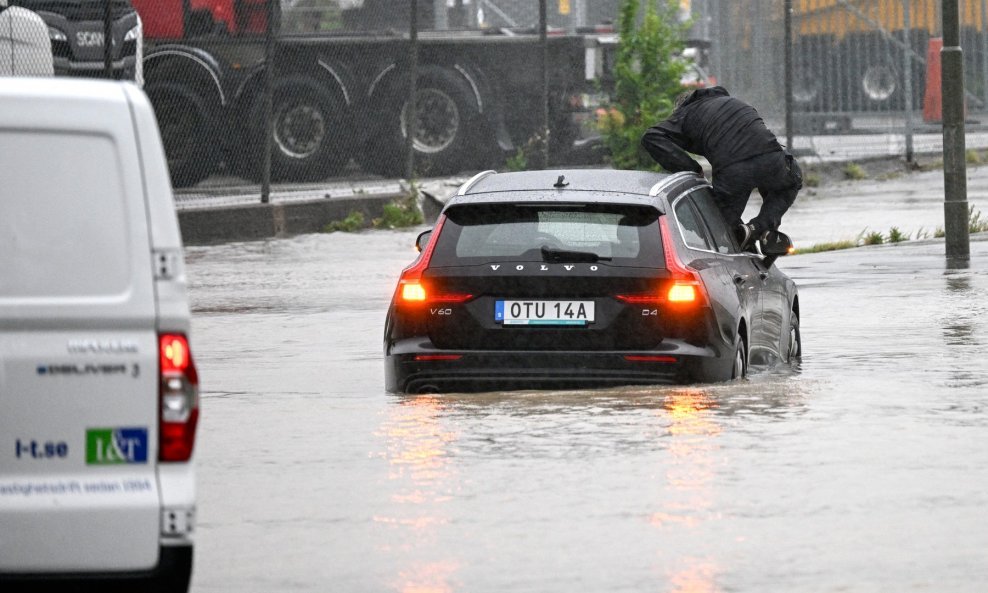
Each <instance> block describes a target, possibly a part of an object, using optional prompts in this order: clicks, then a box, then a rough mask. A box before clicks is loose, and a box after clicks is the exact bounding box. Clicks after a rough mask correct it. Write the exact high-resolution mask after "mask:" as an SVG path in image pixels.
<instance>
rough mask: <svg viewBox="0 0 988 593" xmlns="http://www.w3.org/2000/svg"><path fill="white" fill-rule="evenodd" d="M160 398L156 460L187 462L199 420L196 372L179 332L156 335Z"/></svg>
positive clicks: (190, 456)
mask: <svg viewBox="0 0 988 593" xmlns="http://www.w3.org/2000/svg"><path fill="white" fill-rule="evenodd" d="M158 355H159V360H160V370H159V387H158V393H159V399H160V405H161V408H160V410H159V412H158V413H159V416H158V459H160V460H161V461H180V462H182V461H188V460H189V459H191V458H192V450H193V448H194V447H195V440H196V425H197V424H198V422H199V375H198V373H197V372H196V366H195V363H194V362H193V361H192V354H191V351H190V350H189V340H188V338H186V337H185V336H184V335H182V334H161V335H160V336H159V337H158Z"/></svg>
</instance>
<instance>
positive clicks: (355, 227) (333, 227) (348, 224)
mask: <svg viewBox="0 0 988 593" xmlns="http://www.w3.org/2000/svg"><path fill="white" fill-rule="evenodd" d="M365 226H367V224H366V219H365V218H364V213H363V212H360V211H358V210H355V211H353V212H351V213H350V214H348V215H347V217H346V218H344V219H343V220H334V221H332V222H329V223H327V224H326V225H325V226H323V227H322V232H324V233H335V232H343V233H355V232H357V231H359V230H361V229H363V228H364V227H365Z"/></svg>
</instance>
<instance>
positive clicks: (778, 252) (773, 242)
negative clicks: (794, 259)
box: [760, 231, 795, 266]
mask: <svg viewBox="0 0 988 593" xmlns="http://www.w3.org/2000/svg"><path fill="white" fill-rule="evenodd" d="M760 246H761V249H762V255H764V256H765V265H767V266H771V265H772V264H773V263H775V260H777V259H778V258H780V257H782V256H783V255H789V254H791V253H792V252H793V251H794V249H795V248H794V247H793V245H792V239H791V238H789V235H787V234H785V233H780V232H779V231H768V232H767V233H765V237H764V238H762V240H761V245H760Z"/></svg>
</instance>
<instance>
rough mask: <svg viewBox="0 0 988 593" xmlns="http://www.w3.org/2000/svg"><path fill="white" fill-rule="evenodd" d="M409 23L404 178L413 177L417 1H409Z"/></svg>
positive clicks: (416, 113)
mask: <svg viewBox="0 0 988 593" xmlns="http://www.w3.org/2000/svg"><path fill="white" fill-rule="evenodd" d="M411 10H412V15H411V21H410V23H409V26H408V39H409V43H410V44H411V47H410V48H409V55H408V61H409V64H408V78H409V80H408V101H407V102H406V103H405V113H404V114H403V115H404V118H405V178H406V179H409V180H411V179H413V178H414V177H415V144H414V142H415V135H416V134H418V128H417V124H418V110H417V108H416V105H415V95H416V94H417V93H418V77H419V6H418V0H411Z"/></svg>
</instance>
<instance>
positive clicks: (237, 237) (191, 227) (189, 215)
mask: <svg viewBox="0 0 988 593" xmlns="http://www.w3.org/2000/svg"><path fill="white" fill-rule="evenodd" d="M405 195H406V194H401V193H388V194H375V195H365V196H361V197H353V198H342V199H332V200H325V199H324V200H307V201H298V202H274V203H269V204H238V205H232V206H220V207H214V208H194V209H187V210H179V211H178V222H179V226H180V227H181V229H182V239H183V241H184V242H185V244H186V245H210V244H215V243H226V242H231V241H256V240H261V239H269V238H273V237H287V236H291V235H299V234H304V233H317V232H320V231H321V230H322V229H323V227H324V226H326V224H327V223H329V222H332V221H335V220H342V219H344V218H346V217H347V216H349V215H350V214H351V213H353V212H361V213H362V214H363V215H364V219H365V220H367V221H370V220H372V219H374V218H378V217H380V216H381V215H382V213H383V211H384V205H385V204H389V203H391V202H392V201H394V200H395V199H397V198H401V197H404V196H405Z"/></svg>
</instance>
